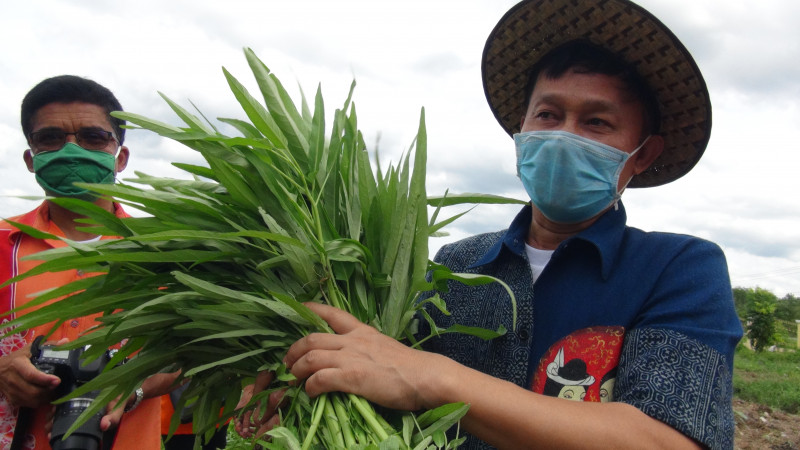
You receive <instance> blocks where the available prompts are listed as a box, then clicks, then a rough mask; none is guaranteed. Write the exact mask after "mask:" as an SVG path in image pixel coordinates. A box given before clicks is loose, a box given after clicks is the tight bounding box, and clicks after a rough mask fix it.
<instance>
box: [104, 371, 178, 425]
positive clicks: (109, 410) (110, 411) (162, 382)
mask: <svg viewBox="0 0 800 450" xmlns="http://www.w3.org/2000/svg"><path fill="white" fill-rule="evenodd" d="M180 373H181V372H180V371H177V372H173V373H157V374H155V375H152V376H150V377H149V378H147V379H146V380H145V381H144V383H142V391H143V392H144V397H143V398H145V399H147V398H153V397H160V396H162V395H166V394H169V393H170V392H171V391H172V390H173V389H175V388H176V387H178V385H176V384H175V380H176V379H177V378H178V376H179V375H180ZM135 401H136V395H135V394H131V395H129V396H128V398H126V399H125V403H124V406H123V405H121V406H120V407H119V408H117V405H118V404H119V398H117V399H116V400H114V401H111V402H109V403H108V405H107V406H106V415H105V416H103V417H102V418H101V419H100V429H101V430H103V431H106V430H109V429H111V428H116V427H118V426H119V423H120V422H121V421H122V416H123V414H125V407H127V406H130V405H132V404H133V402H135Z"/></svg>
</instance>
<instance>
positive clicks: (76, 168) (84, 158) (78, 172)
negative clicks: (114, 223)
mask: <svg viewBox="0 0 800 450" xmlns="http://www.w3.org/2000/svg"><path fill="white" fill-rule="evenodd" d="M116 159H117V158H116V156H114V155H112V154H110V153H106V152H103V151H99V150H86V149H85V148H83V147H81V146H79V145H77V144H73V143H72V142H68V143H66V144H65V145H64V147H62V148H61V150H58V151H54V152H44V153H39V154H36V155H33V170H34V172H36V181H37V182H38V183H39V186H41V187H42V188H43V189H44V190H45V192H47V193H48V194H49V195H54V196H56V197H76V198H83V199H84V200H91V199H93V198H95V196H94V195H93V194H91V193H90V192H89V191H88V190H87V189H84V188H81V187H78V186H75V185H74V183H76V182H77V183H102V184H112V183H114V169H115V168H116Z"/></svg>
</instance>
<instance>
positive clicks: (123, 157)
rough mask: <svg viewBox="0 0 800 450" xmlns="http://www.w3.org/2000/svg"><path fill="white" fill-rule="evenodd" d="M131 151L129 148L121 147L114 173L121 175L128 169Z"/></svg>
mask: <svg viewBox="0 0 800 450" xmlns="http://www.w3.org/2000/svg"><path fill="white" fill-rule="evenodd" d="M130 155H131V154H130V150H128V147H125V146H124V145H121V146H120V147H119V151H118V152H117V162H116V164H115V166H114V173H120V172H122V171H123V170H125V168H126V167H128V157H129V156H130Z"/></svg>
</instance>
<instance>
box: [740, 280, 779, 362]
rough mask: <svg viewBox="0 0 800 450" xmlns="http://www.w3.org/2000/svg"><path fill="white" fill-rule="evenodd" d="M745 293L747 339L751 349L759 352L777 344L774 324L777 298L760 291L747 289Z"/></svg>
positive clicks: (758, 289) (765, 291)
mask: <svg viewBox="0 0 800 450" xmlns="http://www.w3.org/2000/svg"><path fill="white" fill-rule="evenodd" d="M748 291H749V292H747V337H748V338H749V339H750V344H751V345H752V346H753V349H754V350H756V351H758V352H761V351H764V350H766V349H767V348H769V347H770V346H772V345H775V344H777V343H778V340H779V337H778V331H777V326H776V323H775V320H776V317H775V310H776V309H777V308H778V297H776V296H775V294H773V293H772V292H770V291H768V290H766V289H761V288H758V287H757V288H755V289H748Z"/></svg>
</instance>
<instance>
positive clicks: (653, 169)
mask: <svg viewBox="0 0 800 450" xmlns="http://www.w3.org/2000/svg"><path fill="white" fill-rule="evenodd" d="M576 39H585V40H589V41H591V42H593V43H594V44H596V45H599V46H602V47H605V48H607V49H609V50H611V51H612V52H614V53H616V54H618V55H620V56H621V57H622V58H623V59H624V60H625V61H627V62H629V63H631V64H633V65H634V67H636V69H637V70H638V71H639V74H640V75H641V76H642V77H644V79H645V80H646V81H647V83H648V84H649V85H650V88H651V89H652V90H653V92H654V93H655V95H656V99H657V101H658V103H659V108H660V110H661V127H660V128H661V134H662V135H663V136H664V151H663V152H662V153H661V156H659V158H658V159H657V160H656V161H655V162H654V163H653V164H652V165H651V166H650V167H649V168H648V169H647V170H646V171H644V172H642V173H641V174H639V175H637V176H635V177H634V178H633V180H631V182H630V184H629V185H628V186H629V187H651V186H658V185H661V184H665V183H669V182H670V181H673V180H676V179H678V178H680V177H681V176H683V175H684V174H686V173H687V172H689V170H691V169H692V167H694V165H695V164H696V163H697V161H698V160H699V159H700V157H701V156H702V155H703V151H704V150H705V148H706V145H707V144H708V139H709V137H710V135H711V101H710V99H709V95H708V89H707V88H706V84H705V81H704V80H703V76H702V74H701V73H700V69H698V67H697V64H695V62H694V59H692V56H691V55H690V54H689V51H688V50H686V47H684V46H683V44H681V42H680V41H679V40H678V38H677V37H675V35H674V34H672V32H671V31H670V30H669V29H668V28H667V27H666V26H664V24H662V23H661V21H659V20H658V19H657V18H655V16H653V15H652V14H650V13H649V12H647V11H646V10H645V9H643V8H642V7H640V6H638V5H636V4H634V3H631V2H630V1H627V0H523V1H522V2H520V3H518V4H517V5H515V6H514V7H513V8H511V9H510V10H509V11H508V12H507V13H506V14H505V15H504V16H503V18H502V19H500V21H499V22H498V23H497V25H496V26H495V28H494V30H492V33H491V34H490V35H489V38H488V39H487V40H486V46H485V47H484V50H483V62H482V67H481V70H482V73H483V88H484V91H485V92H486V99H487V100H488V101H489V106H490V107H491V108H492V112H494V115H495V117H496V118H497V120H498V121H499V122H500V125H502V126H503V129H505V130H506V132H507V133H508V134H514V133H517V132H519V126H520V118H521V117H522V116H523V114H524V113H525V108H526V106H527V100H528V99H526V98H525V88H526V84H527V81H528V74H529V72H530V69H531V66H533V64H534V63H536V62H537V61H539V59H541V58H542V56H544V55H545V54H547V53H548V52H549V51H550V50H552V49H553V48H555V47H558V46H559V45H561V44H564V43H566V42H569V41H572V40H576Z"/></svg>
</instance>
